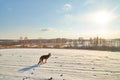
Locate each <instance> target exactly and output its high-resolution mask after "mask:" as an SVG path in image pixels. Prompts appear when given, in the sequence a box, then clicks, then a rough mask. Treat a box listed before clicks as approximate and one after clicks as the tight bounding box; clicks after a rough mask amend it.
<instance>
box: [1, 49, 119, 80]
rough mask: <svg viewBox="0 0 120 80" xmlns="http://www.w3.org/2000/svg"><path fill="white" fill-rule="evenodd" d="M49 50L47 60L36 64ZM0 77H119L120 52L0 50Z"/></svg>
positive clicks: (4, 79) (22, 79) (106, 79)
mask: <svg viewBox="0 0 120 80" xmlns="http://www.w3.org/2000/svg"><path fill="white" fill-rule="evenodd" d="M49 52H50V53H51V54H52V56H51V57H50V58H49V59H48V62H47V63H46V64H43V65H40V66H38V67H35V64H37V63H38V60H39V57H40V56H41V55H44V54H48V53H49ZM27 68H32V69H27ZM22 69H23V71H20V70H22ZM24 69H26V70H24ZM50 78H51V79H50ZM0 80H120V52H107V51H89V50H74V49H71V50H70V49H0Z"/></svg>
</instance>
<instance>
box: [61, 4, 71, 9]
mask: <svg viewBox="0 0 120 80" xmlns="http://www.w3.org/2000/svg"><path fill="white" fill-rule="evenodd" d="M62 9H63V10H71V9H72V5H71V4H68V3H66V4H64V5H63V7H62Z"/></svg>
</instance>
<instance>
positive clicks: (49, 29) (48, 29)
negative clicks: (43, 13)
mask: <svg viewBox="0 0 120 80" xmlns="http://www.w3.org/2000/svg"><path fill="white" fill-rule="evenodd" d="M40 31H44V32H48V31H54V29H53V28H43V29H40Z"/></svg>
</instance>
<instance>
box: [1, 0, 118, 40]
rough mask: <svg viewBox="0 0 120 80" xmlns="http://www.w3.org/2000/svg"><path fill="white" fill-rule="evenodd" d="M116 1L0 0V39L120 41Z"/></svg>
mask: <svg viewBox="0 0 120 80" xmlns="http://www.w3.org/2000/svg"><path fill="white" fill-rule="evenodd" d="M119 4H120V0H0V39H7V38H9V39H19V37H21V36H22V37H26V36H27V37H28V38H58V37H60V38H63V37H64V38H78V37H84V38H89V37H95V36H100V37H103V38H120V6H119Z"/></svg>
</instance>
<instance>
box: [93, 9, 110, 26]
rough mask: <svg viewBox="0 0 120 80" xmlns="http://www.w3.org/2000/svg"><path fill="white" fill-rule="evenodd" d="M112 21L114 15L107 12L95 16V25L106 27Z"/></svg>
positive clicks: (97, 13)
mask: <svg viewBox="0 0 120 80" xmlns="http://www.w3.org/2000/svg"><path fill="white" fill-rule="evenodd" d="M111 20H112V14H111V13H109V12H107V11H100V12H96V13H94V14H93V22H94V23H95V24H100V25H106V24H108V23H110V21H111Z"/></svg>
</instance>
